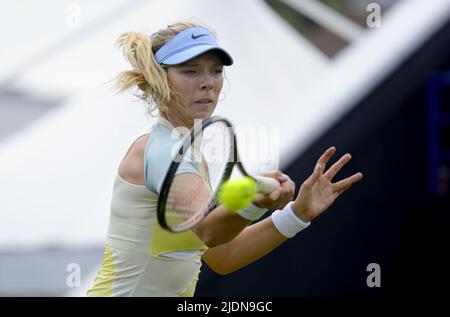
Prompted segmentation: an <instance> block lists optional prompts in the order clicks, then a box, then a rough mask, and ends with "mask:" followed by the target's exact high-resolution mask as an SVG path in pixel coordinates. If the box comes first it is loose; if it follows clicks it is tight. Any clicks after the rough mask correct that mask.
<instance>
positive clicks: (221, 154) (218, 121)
mask: <svg viewBox="0 0 450 317" xmlns="http://www.w3.org/2000/svg"><path fill="white" fill-rule="evenodd" d="M235 162H237V148H236V136H235V134H234V129H233V125H232V124H231V123H230V122H229V121H228V120H227V119H225V118H222V117H219V116H213V117H209V118H207V119H204V120H202V121H201V122H200V123H198V124H196V125H195V126H194V127H193V128H192V129H191V130H190V132H189V133H188V134H187V135H186V136H185V137H184V138H183V139H182V141H181V143H180V146H179V148H178V149H177V151H176V152H175V155H173V157H172V162H171V163H170V165H169V168H168V170H167V173H166V176H165V178H164V181H163V183H162V187H161V190H160V194H159V196H158V206H157V218H158V222H159V224H160V225H161V227H163V228H164V229H166V230H168V231H171V232H183V231H186V230H189V229H191V228H192V227H193V226H195V225H196V224H197V223H199V222H200V221H201V220H202V219H204V218H205V217H206V216H207V215H208V214H209V213H210V212H211V211H212V210H214V209H215V208H216V207H217V206H218V197H217V195H218V192H219V190H220V187H221V186H222V184H223V183H224V182H225V181H227V180H228V179H229V178H230V175H231V172H232V170H233V166H234V164H235Z"/></svg>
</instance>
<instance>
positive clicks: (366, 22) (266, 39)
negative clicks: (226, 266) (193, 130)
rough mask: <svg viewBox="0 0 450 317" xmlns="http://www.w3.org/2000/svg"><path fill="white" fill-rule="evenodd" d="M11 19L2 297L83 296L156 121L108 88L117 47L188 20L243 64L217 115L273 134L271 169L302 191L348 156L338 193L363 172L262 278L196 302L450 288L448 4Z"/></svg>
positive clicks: (351, 0) (36, 10)
mask: <svg viewBox="0 0 450 317" xmlns="http://www.w3.org/2000/svg"><path fill="white" fill-rule="evenodd" d="M2 9H3V10H1V11H0V21H1V22H0V23H1V26H2V27H1V28H0V33H1V35H2V36H1V38H2V44H1V46H0V54H1V57H2V58H1V60H0V296H84V294H85V291H86V289H87V288H88V287H90V286H91V284H92V281H93V279H94V276H95V274H96V271H97V269H98V268H99V266H100V263H101V260H102V257H103V248H104V243H105V238H106V231H107V226H108V217H109V206H110V200H111V194H112V185H113V180H114V177H115V173H116V171H117V168H118V165H119V163H120V161H121V159H122V158H123V156H124V155H125V153H126V151H127V149H128V147H129V145H130V144H131V143H132V141H133V140H135V139H136V138H137V137H138V136H140V135H141V134H143V133H146V132H148V130H149V128H150V127H151V125H152V123H153V122H154V121H155V118H154V117H152V116H150V115H148V114H147V113H146V107H145V105H144V104H143V103H141V102H139V101H137V98H136V97H134V96H133V95H132V94H123V95H116V94H115V92H114V90H113V89H112V82H111V79H112V78H113V77H114V76H115V75H116V74H117V73H118V72H120V71H122V70H126V69H129V66H128V65H127V63H126V62H125V60H124V59H123V57H122V56H121V54H120V52H119V50H118V49H117V48H116V47H115V46H114V42H115V40H116V39H117V37H118V36H119V34H120V33H122V32H126V31H143V32H148V33H149V34H151V33H153V32H155V31H156V30H158V29H159V28H162V27H165V26H166V25H167V24H170V23H172V22H176V21H179V20H187V19H190V20H195V21H199V22H203V23H206V24H207V25H209V26H211V27H212V28H213V29H214V30H215V31H216V32H217V34H218V38H219V42H220V43H221V44H222V45H223V46H224V47H226V48H227V50H229V51H230V52H231V54H232V55H233V57H234V60H235V64H234V65H233V66H232V67H230V68H227V69H226V73H225V75H226V78H227V81H226V84H225V85H224V93H225V98H224V100H223V101H221V103H220V105H219V107H218V110H217V114H220V115H224V116H226V117H228V118H230V119H231V120H232V122H233V123H234V124H235V125H236V126H238V127H249V126H259V127H270V128H273V129H275V130H276V131H277V133H278V135H277V137H278V140H279V144H277V146H276V147H274V152H276V153H275V155H277V156H278V157H279V165H280V166H279V167H280V168H281V169H282V170H283V171H285V173H287V174H289V175H290V176H291V178H292V179H294V180H295V181H296V183H297V188H298V187H299V186H300V184H301V183H302V182H303V181H304V180H305V179H306V178H307V177H308V176H309V174H310V173H311V171H312V169H313V166H314V164H315V162H316V160H317V158H318V157H319V156H320V154H321V153H322V152H323V151H324V150H325V149H326V148H327V147H329V146H331V145H334V146H336V147H337V152H338V155H336V157H340V156H341V155H343V154H344V153H346V152H349V153H351V154H352V156H353V159H352V161H351V162H350V163H349V164H348V166H346V167H345V168H344V169H343V170H342V171H341V172H340V173H339V176H338V177H339V178H343V177H346V176H348V175H350V174H352V173H354V172H356V171H361V172H363V174H364V179H363V181H362V182H361V183H359V184H358V185H356V186H354V187H352V188H351V189H350V190H349V192H347V193H346V194H345V195H343V196H342V197H340V198H339V199H338V200H337V201H336V202H335V204H334V205H333V206H332V207H331V208H330V209H329V210H328V211H327V212H326V213H325V214H323V215H322V216H320V217H319V218H317V219H316V220H315V221H314V224H313V225H311V226H310V227H309V228H308V230H305V231H304V232H302V233H301V234H300V235H299V236H297V237H296V238H295V239H291V240H289V241H287V242H286V243H285V244H283V245H282V246H281V247H279V248H278V249H276V250H275V251H273V252H272V253H271V254H269V255H268V256H266V257H264V258H262V259H260V260H259V261H257V262H255V263H254V264H252V265H250V266H248V267H246V268H244V269H242V270H240V271H238V272H235V273H232V274H230V275H227V276H219V275H217V274H215V273H214V272H212V271H211V270H209V269H208V267H207V266H206V265H204V266H203V267H202V273H201V276H200V281H199V284H198V286H197V296H390V295H398V294H402V295H404V294H416V295H417V294H424V293H426V294H428V295H429V294H438V293H439V292H440V291H441V290H442V289H443V288H445V287H446V286H447V285H448V283H449V280H450V279H449V276H448V272H447V271H448V268H449V267H450V260H449V256H448V250H449V248H448V244H449V241H450V239H449V231H448V229H447V227H448V223H449V220H450V217H449V213H450V199H449V168H450V45H449V44H448V43H449V42H450V1H449V0H433V1H426V0H383V1H381V0H378V1H365V0H265V1H264V0H245V1H239V0H215V1H207V0H164V1H162V0H147V1H144V0H133V1H129V0H128V1H125V0H109V1H100V0H99V1H95V2H93V1H88V0H71V1H69V0H65V1H61V0H58V1H57V0H44V1H39V2H36V1H29V0H28V1H27V0H23V1H14V2H13V1H9V2H8V3H4V4H3V5H2ZM373 267H375V268H376V272H377V274H378V275H377V276H378V277H379V279H378V282H380V283H378V284H377V285H375V286H374V285H373V284H371V283H370V281H373V279H372V277H373V275H371V274H372V273H374V269H373ZM78 273H79V274H78ZM76 274H78V275H76ZM77 276H79V279H78V278H77Z"/></svg>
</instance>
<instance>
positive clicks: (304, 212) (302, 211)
mask: <svg viewBox="0 0 450 317" xmlns="http://www.w3.org/2000/svg"><path fill="white" fill-rule="evenodd" d="M335 151H336V149H335V148H334V147H331V148H329V149H328V150H327V151H325V153H324V154H323V155H322V156H321V157H320V158H319V160H318V161H317V164H316V167H315V169H314V172H313V173H312V174H311V176H310V177H309V178H308V179H307V180H306V181H305V182H303V184H302V186H301V187H300V190H299V193H298V195H297V198H296V199H295V200H294V202H293V203H292V204H291V205H290V207H287V208H292V211H291V213H294V214H295V216H297V217H298V218H299V219H301V220H303V222H309V221H311V220H313V219H315V218H316V217H317V216H319V215H320V214H321V213H322V212H323V211H325V210H326V209H327V208H328V207H329V206H330V205H331V204H332V203H333V202H334V201H335V199H336V198H337V197H338V196H340V195H341V194H342V193H344V192H345V191H347V190H348V189H349V188H350V187H351V186H352V185H353V184H354V183H356V182H358V181H360V180H361V179H362V174H361V173H356V174H354V175H352V176H350V177H347V178H346V179H343V180H341V181H338V182H336V183H332V179H333V178H334V176H335V175H336V174H337V173H338V172H339V170H340V169H341V168H342V167H343V166H344V165H345V164H347V163H348V162H349V161H350V159H351V155H349V154H346V155H344V156H342V157H341V158H340V159H339V160H338V161H337V162H336V163H334V164H333V165H332V166H331V167H330V168H329V169H328V170H327V171H326V172H325V166H326V164H327V163H328V161H329V159H330V158H331V157H332V156H333V154H334V153H335ZM295 216H293V217H295ZM286 240H287V238H286V237H285V236H284V235H282V234H281V233H280V231H279V230H278V229H277V227H276V226H275V225H274V223H273V221H272V217H268V218H266V219H264V220H262V221H260V222H258V223H256V224H253V225H251V226H248V227H246V228H245V229H244V230H243V231H242V232H240V233H239V234H238V235H237V236H236V237H235V238H234V239H233V240H231V241H230V242H228V243H226V244H223V245H220V246H217V247H214V248H211V249H208V250H207V251H206V252H205V253H204V254H203V260H204V261H205V262H206V263H207V264H208V266H210V267H211V268H212V269H213V270H214V271H216V272H217V273H219V274H228V273H231V272H233V271H236V270H238V269H240V268H242V267H244V266H246V265H248V264H250V263H252V262H254V261H256V260H257V259H259V258H261V257H263V256H264V255H266V254H268V253H269V252H271V251H272V250H273V249H275V248H276V247H277V246H279V245H280V244H282V243H283V242H284V241H286Z"/></svg>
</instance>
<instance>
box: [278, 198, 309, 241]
mask: <svg viewBox="0 0 450 317" xmlns="http://www.w3.org/2000/svg"><path fill="white" fill-rule="evenodd" d="M293 203H294V202H293V201H291V202H290V203H289V204H287V205H286V206H285V207H284V208H283V209H282V210H276V211H274V212H273V213H272V222H273V224H274V226H275V227H276V228H277V229H278V231H279V232H280V233H281V234H282V235H283V236H285V237H286V238H292V237H293V236H295V235H296V234H297V233H299V232H300V231H302V230H303V229H306V228H307V227H308V226H309V225H310V224H311V221H308V222H304V221H302V220H301V219H300V218H299V217H297V216H296V215H295V213H294V212H293V211H292V208H291V205H292V204H293Z"/></svg>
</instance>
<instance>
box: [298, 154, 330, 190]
mask: <svg viewBox="0 0 450 317" xmlns="http://www.w3.org/2000/svg"><path fill="white" fill-rule="evenodd" d="M335 152H336V148H335V147H334V146H332V147H330V148H328V150H326V151H325V152H324V153H323V154H322V156H321V157H320V158H319V159H318V160H317V164H316V166H315V167H314V172H313V173H312V174H311V176H310V177H308V179H307V180H306V181H305V183H304V184H305V185H306V186H309V187H312V186H314V184H315V183H316V182H317V181H318V180H319V178H320V176H322V175H323V171H324V170H325V165H326V164H327V163H328V161H329V160H330V158H331V157H332V156H333V154H334V153H335Z"/></svg>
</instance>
